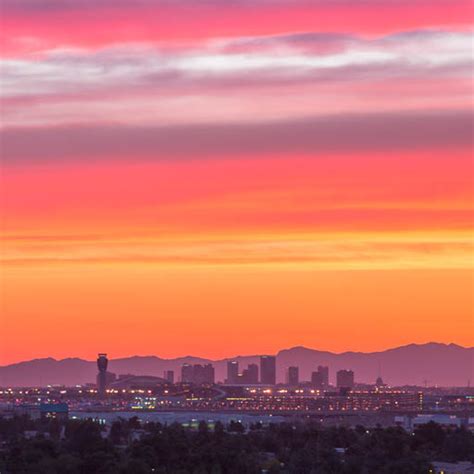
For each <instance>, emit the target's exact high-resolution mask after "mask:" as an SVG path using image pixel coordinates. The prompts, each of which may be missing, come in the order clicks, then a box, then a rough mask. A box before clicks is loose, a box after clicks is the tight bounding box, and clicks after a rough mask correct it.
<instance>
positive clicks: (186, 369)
mask: <svg viewBox="0 0 474 474" xmlns="http://www.w3.org/2000/svg"><path fill="white" fill-rule="evenodd" d="M181 382H185V383H194V384H197V385H200V384H203V383H208V384H213V383H214V367H213V365H212V364H206V365H201V364H194V365H189V364H183V366H182V367H181Z"/></svg>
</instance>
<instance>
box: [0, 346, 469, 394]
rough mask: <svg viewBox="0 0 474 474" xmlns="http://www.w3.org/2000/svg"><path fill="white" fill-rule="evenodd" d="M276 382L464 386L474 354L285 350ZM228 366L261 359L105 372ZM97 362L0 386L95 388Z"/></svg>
mask: <svg viewBox="0 0 474 474" xmlns="http://www.w3.org/2000/svg"><path fill="white" fill-rule="evenodd" d="M276 356H277V379H278V381H279V382H283V381H284V380H285V371H286V369H287V367H289V366H291V365H296V366H298V367H299V369H300V380H303V381H304V380H310V378H311V372H312V371H313V370H316V368H317V366H318V365H327V366H328V367H329V371H330V382H332V383H334V382H335V374H336V371H337V370H340V369H352V370H354V372H355V379H356V382H359V383H373V382H374V381H375V379H376V377H377V376H378V375H379V373H380V374H381V375H382V377H383V379H384V381H385V382H386V383H388V384H390V385H396V386H401V385H424V384H429V385H430V386H433V385H438V386H466V385H467V384H468V383H470V381H474V364H473V359H474V348H473V347H461V346H458V345H456V344H440V343H433V342H431V343H427V344H409V345H406V346H402V347H397V348H394V349H388V350H385V351H381V352H370V353H364V352H343V353H339V354H336V353H332V352H327V351H318V350H315V349H309V348H306V347H292V348H289V349H283V350H281V351H279V352H278V353H277V354H276ZM228 360H238V361H239V365H240V370H242V369H244V368H245V367H246V366H247V364H250V363H257V364H258V362H259V355H253V356H238V357H233V358H228V359H221V360H210V359H204V358H200V357H193V356H186V357H180V358H176V359H163V358H160V357H156V356H133V357H125V358H120V359H112V358H111V359H110V361H109V370H110V371H111V372H114V373H116V374H117V375H118V374H135V375H156V376H160V377H161V376H162V375H163V371H164V370H174V371H175V379H177V378H178V377H179V374H180V369H181V366H182V365H183V364H185V363H188V364H196V363H200V364H204V363H212V364H213V365H214V367H215V370H216V380H217V381H223V380H224V379H225V377H226V363H227V361H228ZM96 374H97V368H96V362H95V361H88V360H84V359H79V358H67V359H62V360H56V359H53V358H45V359H34V360H30V361H25V362H20V363H16V364H11V365H6V366H3V367H0V386H3V387H6V386H13V387H15V386H16V387H20V386H23V387H25V386H45V385H56V384H59V385H68V386H71V385H76V384H85V383H89V382H95V377H96Z"/></svg>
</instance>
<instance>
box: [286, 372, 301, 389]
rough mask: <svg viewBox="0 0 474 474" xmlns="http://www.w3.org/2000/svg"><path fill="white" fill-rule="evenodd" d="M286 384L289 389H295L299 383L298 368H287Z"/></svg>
mask: <svg viewBox="0 0 474 474" xmlns="http://www.w3.org/2000/svg"><path fill="white" fill-rule="evenodd" d="M286 383H287V385H289V386H290V387H296V386H297V385H298V384H299V383H300V371H299V368H298V367H288V369H287V371H286Z"/></svg>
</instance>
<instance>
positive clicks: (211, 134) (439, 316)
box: [0, 0, 474, 365]
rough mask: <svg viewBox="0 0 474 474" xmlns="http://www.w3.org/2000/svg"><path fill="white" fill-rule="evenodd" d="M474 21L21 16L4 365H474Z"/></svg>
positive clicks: (4, 52)
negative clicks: (254, 358)
mask: <svg viewBox="0 0 474 474" xmlns="http://www.w3.org/2000/svg"><path fill="white" fill-rule="evenodd" d="M433 3H434V4H433ZM471 13H472V4H471V2H469V1H465V0H449V1H447V0H439V1H437V2H429V1H427V0H413V1H411V2H405V1H402V0H382V1H376V0H367V1H363V2H354V1H345V0H341V1H336V2H334V1H330V0H316V1H313V2H307V1H305V0H296V1H290V0H279V1H267V0H256V1H255V2H247V1H244V0H238V1H236V2H231V3H228V2H225V3H224V2H217V1H215V0H210V1H209V2H203V3H202V4H201V3H200V2H199V5H198V4H197V3H196V2H191V1H190V0H183V1H162V0H159V1H149V0H141V1H138V2H132V1H131V0H123V1H120V2H112V1H109V0H102V1H100V2H93V1H89V0H85V1H83V2H73V1H60V0H48V1H44V2H42V1H40V2H36V1H33V0H4V1H3V2H2V6H1V21H2V33H1V36H2V43H1V45H2V46H1V57H0V60H1V64H2V65H1V67H2V80H1V85H2V87H1V91H0V93H1V108H2V116H1V120H0V137H1V140H2V146H1V150H0V153H1V165H0V166H1V173H0V188H1V189H0V200H1V210H0V219H1V221H0V222H1V231H2V252H1V256H0V259H1V260H0V263H1V266H2V269H1V272H0V319H1V334H0V365H7V364H11V363H15V362H19V361H22V360H30V359H34V358H42V357H55V358H58V359H60V358H65V357H70V356H71V355H74V356H78V357H81V358H85V359H92V358H93V357H94V356H95V355H96V354H97V352H98V351H100V350H104V351H106V352H108V353H109V354H114V357H125V356H129V355H130V354H144V353H146V354H155V353H159V354H161V355H162V356H163V357H167V358H173V357H177V356H180V355H183V354H199V355H200V356H202V357H205V358H209V359H221V358H224V357H232V356H233V355H235V354H237V353H246V354H252V353H253V354H257V353H268V354H272V353H275V352H276V351H278V350H279V349H281V348H282V347H291V346H307V347H318V348H320V349H321V350H327V351H332V352H343V351H347V350H349V351H362V352H373V351H379V350H384V349H386V348H388V347H396V346H401V345H404V344H409V343H425V342H429V341H438V342H440V343H455V344H459V345H462V346H466V347H472V346H473V345H474V328H473V315H474V306H473V299H472V290H473V285H474V273H473V252H472V247H473V240H472V230H473V229H472V222H473V202H474V201H473V197H474V194H473V165H472V145H473V143H472V142H473V134H472V126H473V120H472V107H471V106H472V15H471ZM262 19H264V20H265V21H263V20H262Z"/></svg>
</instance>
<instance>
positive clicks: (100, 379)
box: [97, 353, 109, 397]
mask: <svg viewBox="0 0 474 474" xmlns="http://www.w3.org/2000/svg"><path fill="white" fill-rule="evenodd" d="M108 364H109V359H107V354H104V353H99V355H98V357H97V368H98V369H99V373H98V374H97V391H98V392H99V396H100V397H104V396H105V391H106V390H107V365H108Z"/></svg>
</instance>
